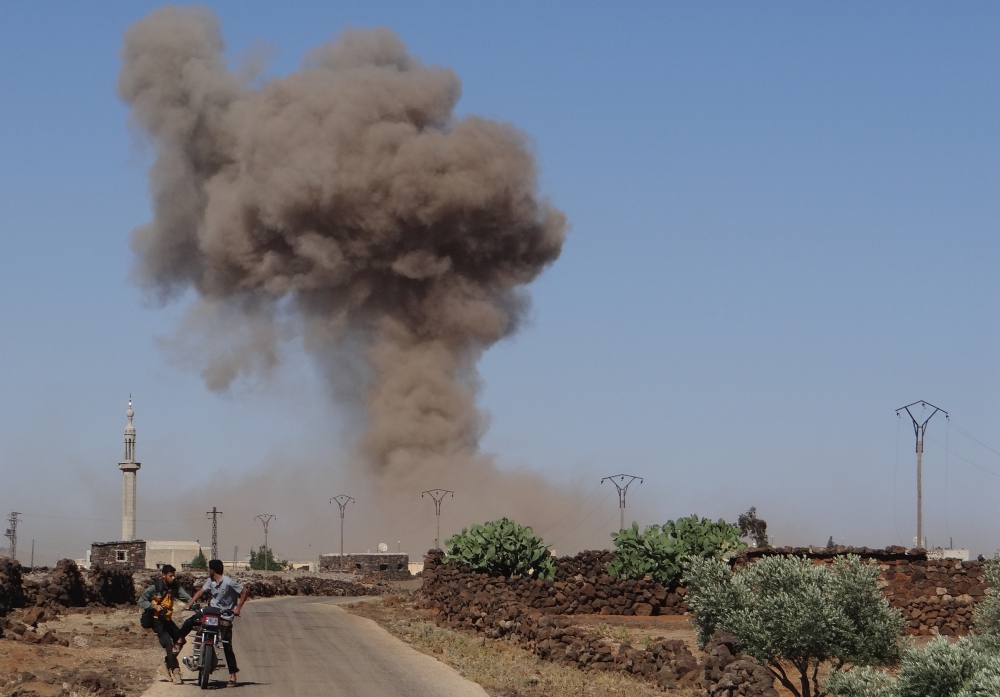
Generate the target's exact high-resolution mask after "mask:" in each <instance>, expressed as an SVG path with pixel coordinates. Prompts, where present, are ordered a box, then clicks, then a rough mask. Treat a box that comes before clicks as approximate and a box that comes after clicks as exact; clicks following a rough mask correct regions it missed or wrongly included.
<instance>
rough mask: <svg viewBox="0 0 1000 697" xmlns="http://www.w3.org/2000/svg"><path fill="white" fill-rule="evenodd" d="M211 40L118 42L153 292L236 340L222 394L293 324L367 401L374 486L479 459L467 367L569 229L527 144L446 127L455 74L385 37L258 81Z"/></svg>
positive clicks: (211, 369) (359, 41)
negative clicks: (142, 190) (186, 305)
mask: <svg viewBox="0 0 1000 697" xmlns="http://www.w3.org/2000/svg"><path fill="white" fill-rule="evenodd" d="M223 50H224V42H223V39H222V36H221V33H220V28H219V22H218V19H217V18H216V16H215V15H214V14H212V13H211V12H210V11H209V10H206V9H203V8H194V9H181V8H176V7H167V8H163V9H160V10H157V11H155V12H153V13H152V14H150V15H149V16H147V17H146V18H145V19H143V20H141V21H139V22H138V23H136V24H135V25H133V26H132V27H131V28H130V29H129V30H128V32H127V33H126V35H125V40H124V46H123V48H122V50H121V57H122V61H123V64H122V68H121V72H120V75H119V80H118V93H119V95H120V97H121V98H122V99H123V100H124V101H125V102H127V103H128V104H129V105H130V107H131V119H132V122H133V124H134V125H135V126H137V127H138V128H139V129H141V131H143V132H144V133H146V134H147V135H148V137H149V139H150V141H151V143H152V144H153V147H154V148H155V151H156V160H155V163H154V164H153V166H152V169H151V172H150V185H151V190H152V197H153V210H154V216H153V219H152V221H151V222H150V223H148V224H147V225H143V226H141V227H139V228H137V229H136V230H135V231H134V232H133V236H132V247H133V249H134V251H135V253H136V255H137V258H138V262H137V267H136V270H135V274H136V276H137V278H138V280H139V282H140V283H141V284H142V285H144V286H145V287H147V288H149V289H151V290H153V291H154V292H155V293H156V294H157V295H158V296H159V297H160V298H161V299H163V300H164V301H166V300H169V299H173V298H177V297H178V296H180V295H181V294H183V293H185V292H186V291H188V290H189V289H192V288H193V289H194V290H195V291H196V292H197V297H198V300H197V301H196V302H195V306H194V307H193V308H192V309H191V311H190V313H189V318H188V323H187V324H190V325H195V326H200V327H202V328H203V330H204V331H205V332H207V333H208V334H212V332H225V333H227V337H228V343H226V347H227V348H226V349H225V350H224V351H221V352H219V353H215V354H213V355H210V356H208V357H207V358H205V359H204V361H203V365H202V375H203V377H204V380H205V382H206V384H207V386H208V387H209V388H210V389H213V390H223V389H226V388H227V387H228V386H229V385H230V384H231V383H232V382H233V381H234V380H235V379H236V378H238V377H239V376H241V375H246V374H252V373H254V372H258V371H261V370H267V369H268V368H269V367H271V366H273V365H275V364H276V363H277V362H278V361H279V360H280V354H281V350H280V343H281V342H282V341H284V340H285V339H286V338H287V336H288V335H289V332H293V331H297V332H299V333H300V334H301V336H302V339H303V345H304V347H305V350H306V351H307V352H309V353H310V354H311V355H313V356H314V357H316V359H318V360H319V361H320V364H321V366H322V367H323V369H324V371H325V373H326V374H327V375H329V377H330V383H331V387H332V388H333V389H334V390H335V392H336V393H337V395H338V396H339V397H341V398H342V399H345V400H348V401H351V400H354V401H355V402H357V403H360V404H362V405H363V407H364V409H365V412H366V415H367V419H366V425H365V430H364V434H363V435H362V436H361V437H360V440H359V443H358V451H359V453H360V455H361V457H362V459H363V460H364V461H365V462H366V463H367V464H368V465H369V466H370V468H371V471H373V472H374V473H376V474H377V475H378V476H377V477H376V479H377V480H378V481H381V482H382V483H389V484H391V485H392V486H395V487H404V486H405V487H412V486H434V485H437V484H436V483H437V481H439V479H438V475H442V474H444V473H449V474H457V475H459V476H461V475H462V473H466V474H467V473H468V472H470V471H474V470H477V469H480V470H481V469H483V468H486V469H489V468H490V467H491V465H490V464H489V462H488V461H485V460H484V459H483V458H482V457H481V456H479V455H478V441H479V439H480V437H481V435H482V432H483V430H484V427H485V424H484V418H483V416H482V415H481V413H480V412H479V411H478V410H477V408H476V403H475V402H476V392H477V375H476V363H477V361H478V359H479V357H480V356H481V354H482V352H483V351H484V350H485V349H487V348H488V347H490V346H491V345H492V344H494V343H495V342H497V341H499V340H500V339H501V338H503V337H505V336H508V335H510V334H511V333H512V332H514V331H516V330H517V327H518V322H519V320H520V319H521V318H522V317H523V315H524V313H525V311H526V308H527V306H528V300H527V296H526V294H525V292H524V290H523V289H524V287H525V285H526V284H528V283H530V282H531V281H532V280H533V279H535V278H536V277H537V276H538V274H539V273H541V271H542V270H543V269H545V267H546V266H548V265H549V264H551V263H552V262H554V261H555V260H556V258H557V257H558V256H559V253H560V249H561V247H562V244H563V240H564V234H565V230H566V219H565V216H564V215H563V214H562V213H561V212H560V211H559V210H557V209H555V208H553V207H552V206H551V205H549V204H548V203H547V202H546V201H545V200H544V199H542V198H541V197H540V196H539V193H538V186H537V169H536V165H535V161H534V157H533V155H532V152H531V150H530V148H529V146H528V142H527V139H526V137H525V135H524V134H523V133H521V132H520V131H518V130H517V129H516V128H514V127H513V126H511V125H509V124H505V123H500V122H497V121H493V120H489V119H484V118H479V117H476V116H470V117H465V118H457V117H456V116H455V115H454V113H453V111H454V108H455V105H456V103H457V101H458V99H459V96H460V92H461V85H460V82H459V79H458V77H457V76H456V75H455V74H454V73H453V72H452V71H451V70H450V69H448V68H444V67H438V66H428V65H424V64H423V63H422V62H421V61H420V60H419V59H418V58H417V57H415V56H413V55H411V54H408V53H407V52H406V46H405V45H404V44H403V42H402V41H401V40H400V39H399V38H398V37H397V36H396V35H395V34H394V33H393V32H392V31H390V30H388V29H373V30H365V31H361V30H357V31H350V32H345V33H343V34H341V35H340V36H339V38H338V39H337V40H336V41H335V42H332V43H329V44H325V45H323V46H320V47H319V48H317V49H315V50H314V51H312V52H311V53H310V54H309V55H308V56H307V58H306V60H305V61H304V64H303V67H302V69H301V70H300V71H299V72H296V73H293V74H290V75H287V76H284V77H280V78H274V79H270V80H268V81H266V82H264V83H263V84H262V85H261V86H259V87H255V86H254V85H253V82H252V81H251V80H250V79H249V78H248V76H247V75H245V74H242V73H240V72H239V71H234V70H230V69H228V68H227V66H226V61H225V58H224V55H223ZM492 476H495V473H494V474H491V475H490V477H492Z"/></svg>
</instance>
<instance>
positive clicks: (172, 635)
mask: <svg viewBox="0 0 1000 697" xmlns="http://www.w3.org/2000/svg"><path fill="white" fill-rule="evenodd" d="M153 631H154V632H155V633H156V638H157V639H159V641H160V646H162V647H163V649H164V650H165V651H166V652H167V655H166V658H164V660H165V661H166V663H167V670H173V669H174V668H180V664H178V663H177V654H175V653H174V642H175V641H176V640H177V637H179V636H180V632H181V630H180V629H178V628H177V625H176V624H174V621H173V620H161V619H159V618H157V619H154V620H153Z"/></svg>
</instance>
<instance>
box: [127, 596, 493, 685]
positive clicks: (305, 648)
mask: <svg viewBox="0 0 1000 697" xmlns="http://www.w3.org/2000/svg"><path fill="white" fill-rule="evenodd" d="M354 600H355V599H354V598H346V599H345V598H300V597H294V598H273V599H267V600H254V601H251V602H249V603H247V604H246V605H245V606H244V608H243V616H242V617H239V618H237V619H236V627H235V631H234V634H235V636H234V638H233V644H234V645H235V648H236V660H237V661H238V662H239V666H240V682H241V685H240V686H239V687H238V688H236V689H235V690H233V692H232V694H234V695H238V697H255V696H257V695H267V696H268V697H274V696H277V695H280V696H281V697H285V696H286V695H288V696H290V697H298V696H300V695H301V696H303V697H304V696H306V695H308V696H309V697H317V696H319V695H336V696H337V697H355V696H356V697H485V696H486V692H485V691H484V690H483V688H481V687H480V686H479V685H477V684H476V683H473V682H470V681H468V680H466V679H464V678H462V677H461V676H460V675H459V674H458V673H457V672H455V670H454V669H452V668H450V667H448V666H446V665H445V664H444V663H441V662H439V661H437V660H435V659H434V658H431V657H430V656H427V655H425V654H422V653H420V652H419V651H416V650H415V649H412V648H410V647H409V646H407V645H406V644H404V643H403V642H401V641H399V640H398V639H396V638H395V637H394V636H392V635H391V634H389V633H388V632H386V631H385V630H384V629H382V628H381V627H379V626H378V625H377V624H375V623H374V622H372V621H371V620H367V619H364V618H362V617H358V616H356V615H352V614H349V613H347V612H345V611H344V610H342V609H340V608H339V607H337V604H343V603H344V602H353V601H354ZM190 646H191V644H190V642H189V643H188V646H187V648H190ZM181 671H182V672H183V673H184V677H185V685H184V687H180V686H177V685H172V684H170V683H166V682H157V683H154V684H153V686H152V687H151V688H150V689H149V690H148V691H147V692H146V693H145V696H144V697H164V696H166V695H173V696H174V697H177V695H179V694H181V693H183V694H190V695H192V697H193V695H194V694H195V690H198V687H197V686H196V685H195V684H194V680H193V676H194V673H191V672H190V671H188V670H187V669H186V668H181ZM213 677H214V678H217V679H218V682H217V683H216V684H215V686H216V687H222V685H223V684H224V682H225V680H226V679H227V677H228V676H227V674H226V673H225V669H224V668H223V669H220V670H218V671H216V673H215V674H214V675H213ZM188 678H191V680H190V682H188V681H187V680H188ZM198 692H200V690H198Z"/></svg>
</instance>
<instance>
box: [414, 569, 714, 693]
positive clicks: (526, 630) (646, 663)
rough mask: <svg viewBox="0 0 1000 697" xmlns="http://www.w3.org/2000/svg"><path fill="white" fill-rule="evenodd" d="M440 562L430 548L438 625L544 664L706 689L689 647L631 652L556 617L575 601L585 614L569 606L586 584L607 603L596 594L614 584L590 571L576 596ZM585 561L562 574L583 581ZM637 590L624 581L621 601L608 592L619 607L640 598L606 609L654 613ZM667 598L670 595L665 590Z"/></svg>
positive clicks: (425, 603)
mask: <svg viewBox="0 0 1000 697" xmlns="http://www.w3.org/2000/svg"><path fill="white" fill-rule="evenodd" d="M584 555H587V556H584V558H583V561H585V562H586V563H588V564H591V563H592V562H593V560H594V559H595V558H596V559H600V558H601V557H602V556H603V553H601V552H598V553H590V552H588V553H584ZM441 556H442V554H441V552H439V551H435V550H432V551H431V552H430V553H428V555H427V556H426V557H425V558H424V572H423V578H424V582H423V587H422V588H421V590H420V595H419V600H418V604H419V605H420V607H422V608H425V609H434V610H437V611H438V621H439V622H440V623H441V624H444V625H445V626H449V627H454V628H456V629H471V630H474V631H477V632H482V633H483V634H485V636H487V637H489V638H492V639H500V638H505V639H506V640H507V641H510V642H512V643H515V644H519V645H521V646H522V647H524V648H526V649H528V650H530V651H533V652H534V653H535V654H536V655H537V656H538V657H539V658H541V659H543V660H547V661H555V662H559V663H564V664H572V665H575V666H577V667H579V668H590V669H593V670H614V671H620V672H623V673H630V674H633V675H636V676H638V677H642V678H644V679H646V680H648V681H650V682H654V683H656V684H657V685H659V686H660V687H662V688H665V689H674V688H677V687H692V686H694V685H697V684H699V683H700V680H701V673H700V671H699V670H698V661H697V660H696V659H695V657H694V655H693V654H692V653H691V651H690V649H688V648H687V646H686V645H685V644H684V642H683V641H680V640H665V639H663V638H662V637H657V638H655V639H654V641H652V642H651V643H649V644H648V645H646V646H642V647H633V646H632V645H631V644H630V643H629V642H627V641H621V642H620V641H614V640H612V639H611V638H609V637H606V636H603V635H601V634H598V633H597V632H596V631H592V630H589V629H586V628H583V627H574V626H572V621H571V620H570V619H569V618H568V617H557V616H555V615H556V614H557V613H559V612H563V614H572V613H571V612H565V611H567V610H568V608H569V607H571V606H572V605H573V604H574V603H576V604H577V607H576V608H575V610H580V609H581V607H583V604H582V603H580V601H579V600H573V601H572V602H567V601H568V600H569V599H570V598H571V597H572V598H580V597H581V592H582V593H583V594H584V595H583V596H582V597H590V596H589V595H588V594H589V593H590V591H589V589H588V590H586V591H583V590H582V589H583V587H584V586H586V585H587V584H588V583H589V584H590V585H592V586H594V588H595V591H594V595H593V597H594V598H595V599H598V600H604V599H603V598H598V597H597V593H598V592H605V591H597V588H602V589H603V588H609V587H610V585H609V584H607V583H605V581H604V580H601V579H598V578H597V577H596V573H594V570H593V569H592V568H591V569H590V572H591V576H593V577H594V582H593V583H591V582H589V581H587V577H583V578H581V579H580V580H578V581H577V580H573V581H572V584H573V586H572V588H573V590H571V589H570V583H569V581H539V580H533V579H503V578H490V577H488V576H486V575H485V574H474V573H472V572H471V571H469V570H468V569H465V568H460V567H458V566H457V565H455V564H442V563H441ZM578 556H579V555H578ZM580 561H581V560H580V559H579V558H576V557H574V558H570V559H564V560H560V562H565V564H564V566H563V569H564V574H565V573H568V571H570V570H575V571H576V572H577V574H578V575H582V571H583V567H582V566H581V565H580V564H579V563H578V562H580ZM576 584H579V585H576ZM595 584H596V585H595ZM635 584H636V582H621V584H620V586H621V589H622V592H621V593H619V595H617V596H615V595H611V594H608V596H609V598H610V599H612V600H615V602H617V598H626V599H628V597H629V596H634V598H635V599H634V600H629V601H628V602H630V603H631V605H629V606H628V607H626V606H625V605H624V604H622V605H621V606H619V605H617V604H612V605H601V606H600V611H604V608H605V607H611V608H614V609H615V610H619V614H625V612H626V611H631V612H633V613H634V612H635V606H636V605H638V604H644V605H646V606H648V607H652V606H651V605H650V604H649V603H648V602H646V603H637V602H636V601H637V600H649V598H645V596H644V595H642V591H640V593H639V594H638V595H637V594H636V593H635V591H636V588H637V587H638V586H637V585H635ZM661 590H662V589H661ZM563 591H566V592H567V593H569V595H567V594H566V593H564V592H563ZM652 595H653V594H652V593H651V596H652ZM663 595H664V596H665V595H666V592H665V591H664V592H663ZM560 596H562V597H560ZM587 608H588V610H587V611H588V612H590V613H593V612H594V609H593V606H591V605H590V604H589V603H588V604H587ZM575 610H574V611H575ZM641 612H643V613H644V614H650V613H649V612H646V608H642V609H641ZM605 614H607V613H605Z"/></svg>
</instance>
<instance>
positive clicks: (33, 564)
mask: <svg viewBox="0 0 1000 697" xmlns="http://www.w3.org/2000/svg"><path fill="white" fill-rule="evenodd" d="M29 568H32V569H34V568H35V541H34V540H32V541H31V566H30V567H29Z"/></svg>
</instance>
